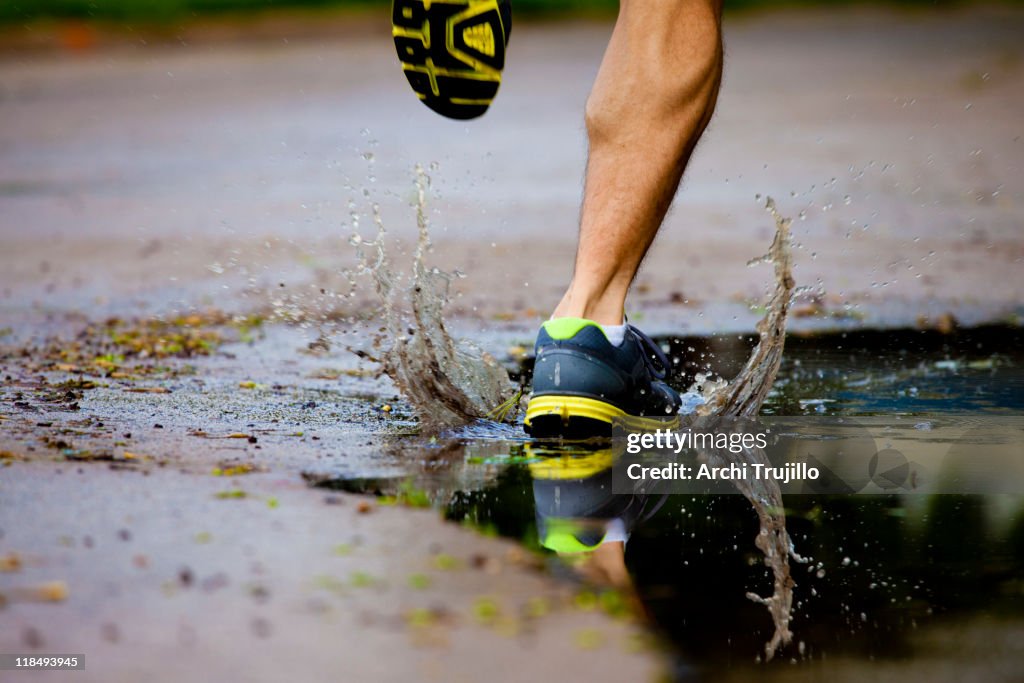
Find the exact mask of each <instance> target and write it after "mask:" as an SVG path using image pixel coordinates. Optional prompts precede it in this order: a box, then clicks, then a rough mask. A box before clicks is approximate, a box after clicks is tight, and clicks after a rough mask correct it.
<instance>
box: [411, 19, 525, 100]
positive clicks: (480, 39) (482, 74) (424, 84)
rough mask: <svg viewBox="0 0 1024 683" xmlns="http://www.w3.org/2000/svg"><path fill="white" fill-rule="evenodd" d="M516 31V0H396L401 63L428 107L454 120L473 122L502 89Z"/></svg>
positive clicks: (413, 87) (412, 84) (413, 86)
mask: <svg viewBox="0 0 1024 683" xmlns="http://www.w3.org/2000/svg"><path fill="white" fill-rule="evenodd" d="M511 29H512V7H511V4H510V0H394V2H393V4H392V6H391V34H392V35H393V36H394V38H395V49H396V50H397V51H398V61H400V62H401V63H402V70H403V71H404V72H405V77H406V78H407V79H408V80H409V85H411V86H412V89H413V90H415V91H416V94H417V95H418V96H419V98H420V99H421V100H423V103H424V104H425V105H427V106H428V107H430V108H431V109H433V110H434V111H436V112H437V113H438V114H441V115H442V116H447V117H448V118H450V119H472V118H476V117H477V116H480V115H481V114H483V113H484V112H485V111H487V107H488V106H490V104H491V101H492V100H493V99H494V96H495V95H496V94H497V93H498V86H499V85H501V70H502V69H503V68H505V49H506V47H507V46H508V36H509V32H510V31H511Z"/></svg>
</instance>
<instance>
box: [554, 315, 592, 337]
mask: <svg viewBox="0 0 1024 683" xmlns="http://www.w3.org/2000/svg"><path fill="white" fill-rule="evenodd" d="M589 325H592V326H594V327H596V328H597V329H599V330H601V334H604V330H603V329H602V328H601V326H600V325H598V324H597V323H595V322H594V321H593V320H587V319H586V318H552V319H551V320H545V321H544V323H543V324H542V325H541V327H543V328H544V331H545V332H547V333H548V335H549V336H550V337H551V338H552V339H572V338H573V337H575V336H576V333H577V332H579V331H580V330H582V329H583V328H584V327H587V326H589Z"/></svg>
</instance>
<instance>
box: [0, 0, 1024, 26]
mask: <svg viewBox="0 0 1024 683" xmlns="http://www.w3.org/2000/svg"><path fill="white" fill-rule="evenodd" d="M1022 2H1024V0H1012V3H1013V4H1021V3H1022ZM389 4H390V0H0V22H2V23H17V22H24V21H29V20H33V19H46V18H74V19H96V20H105V21H143V22H155V23H160V22H165V21H177V20H182V19H188V18H193V17H199V16H203V15H215V14H225V13H252V12H264V11H267V10H281V9H314V8H331V9H337V8H346V7H347V8H356V9H366V8H370V7H379V6H387V5H389ZM852 4H886V5H910V6H917V7H928V6H942V7H949V6H957V5H965V4H971V3H970V2H965V1H963V0H961V1H959V2H958V1H957V0H889V1H888V2H877V1H875V2H870V1H867V0H783V1H780V0H726V2H725V5H726V9H730V8H731V9H747V8H770V7H780V6H793V5H817V6H835V5H852ZM617 6H618V0H513V8H514V9H515V11H516V13H517V14H519V13H522V14H532V15H558V14H573V15H579V14H606V13H608V12H613V11H614V10H615V8H616V7H617Z"/></svg>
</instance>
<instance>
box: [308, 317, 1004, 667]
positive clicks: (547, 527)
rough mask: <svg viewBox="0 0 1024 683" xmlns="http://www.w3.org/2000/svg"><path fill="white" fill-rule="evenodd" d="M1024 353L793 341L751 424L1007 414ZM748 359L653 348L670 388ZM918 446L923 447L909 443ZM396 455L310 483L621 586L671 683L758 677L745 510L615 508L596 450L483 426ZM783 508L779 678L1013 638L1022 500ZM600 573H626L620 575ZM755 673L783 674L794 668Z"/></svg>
mask: <svg viewBox="0 0 1024 683" xmlns="http://www.w3.org/2000/svg"><path fill="white" fill-rule="evenodd" d="M1021 337H1022V331H1021V330H1019V329H1017V328H1010V327H1000V326H992V327H984V328H977V329H973V330H961V331H957V332H955V333H954V334H941V333H939V332H934V331H917V330H899V331H865V332H848V333H843V334H836V335H830V336H816V337H813V338H800V337H794V338H791V339H789V340H788V341H787V354H786V358H785V359H784V360H783V362H782V367H781V370H780V373H779V376H778V378H777V381H776V382H775V383H774V386H773V388H772V390H771V392H770V393H769V394H768V396H767V399H766V402H765V404H764V408H763V410H764V412H766V413H772V414H780V415H817V414H825V415H837V416H863V415H874V414H887V415H894V414H895V415H906V416H911V417H914V418H915V419H917V420H918V423H920V424H924V423H925V422H927V421H928V416H930V415H935V416H939V415H942V414H950V413H960V414H964V413H969V414H972V415H1004V414H1020V412H1021V411H1022V410H1024V391H1022V390H1024V353H1022V352H1021V349H1022V348H1024V346H1022V345H1021V341H1022V339H1021ZM753 342H754V340H753V339H752V338H750V337H735V336H733V337H729V338H718V339H698V338H676V339H671V340H663V343H665V344H668V345H669V347H670V354H669V355H670V357H672V356H677V357H683V355H682V353H681V352H683V351H685V352H686V353H685V357H686V358H688V359H693V360H692V361H687V363H689V365H686V366H681V379H680V380H679V381H680V382H681V383H686V382H689V381H691V380H692V377H693V375H695V374H696V373H697V372H706V371H707V370H708V366H710V369H711V370H713V371H714V372H716V373H719V374H721V375H723V376H733V375H735V374H736V372H737V371H738V370H739V368H740V367H742V365H743V364H744V363H745V362H746V359H747V358H748V357H749V355H750V350H751V347H752V346H753ZM705 363H706V364H707V365H705ZM527 370H528V368H527ZM922 435H923V436H922V438H925V437H927V438H932V437H933V436H934V433H930V432H929V430H925V429H923V428H922ZM405 452H406V455H407V460H406V463H407V465H406V467H405V471H404V472H403V473H402V474H401V475H400V476H395V477H386V478H371V479H367V478H359V477H348V478H344V479H339V478H331V477H330V476H329V472H325V473H322V474H323V475H324V476H320V477H319V480H320V481H321V484H320V485H322V486H327V487H330V488H338V489H343V490H346V491H353V492H360V493H367V494H375V495H382V496H396V495H401V494H402V492H403V491H405V492H410V491H414V492H415V493H416V498H417V500H419V501H421V502H422V503H423V504H430V505H432V506H434V507H436V508H437V509H439V510H440V511H442V513H443V514H444V516H445V517H446V518H448V519H450V520H452V521H455V522H459V523H464V524H470V525H472V526H474V527H476V528H478V529H481V530H483V531H485V532H487V533H496V534H500V535H503V536H508V537H511V538H515V539H517V540H519V541H520V542H521V543H523V544H524V545H525V546H527V547H529V548H531V549H533V550H535V551H537V552H539V553H543V554H544V555H547V556H548V557H549V560H550V561H551V562H553V563H555V564H556V565H557V566H563V565H565V566H566V567H568V569H566V571H567V572H568V573H570V574H586V575H587V576H589V577H590V578H593V577H594V576H595V575H596V576H598V577H603V579H602V580H604V581H606V582H611V583H613V584H616V583H617V584H619V585H618V587H619V588H623V589H626V590H628V591H630V592H631V593H633V594H635V595H636V596H637V598H638V600H639V603H640V605H642V613H643V615H644V618H645V619H646V620H648V621H649V622H650V623H651V625H652V627H653V628H654V629H655V630H656V631H658V632H660V633H661V634H663V635H664V636H665V637H666V639H667V640H668V641H669V642H670V643H671V644H672V647H673V650H674V651H675V652H676V653H677V654H678V657H679V661H680V663H681V666H683V667H684V669H685V670H687V671H690V670H692V669H694V668H696V669H710V670H712V671H717V672H719V673H723V672H725V671H728V670H731V671H734V672H736V671H742V670H743V669H744V667H749V666H753V665H756V663H757V662H761V661H763V660H764V658H765V648H764V645H765V643H766V642H768V641H769V640H770V639H771V638H772V637H773V632H774V630H775V629H774V625H773V622H772V620H771V619H769V618H767V617H766V615H765V614H764V607H763V606H761V605H759V604H757V603H756V602H755V601H752V600H751V599H749V596H748V593H752V594H756V595H766V594H771V593H772V591H773V588H772V586H773V577H772V573H771V571H770V569H769V568H767V567H766V566H765V564H764V558H763V557H762V555H761V553H759V552H758V549H757V548H756V547H755V546H754V544H753V542H752V540H753V539H754V538H756V537H757V536H758V532H759V528H760V527H759V520H758V516H757V515H756V514H755V512H754V510H753V509H752V508H751V505H750V504H749V502H748V501H747V500H745V499H744V498H742V497H740V496H735V495H724V496H684V495H677V496H668V497H656V496H650V497H644V496H612V495H611V483H610V478H609V477H607V476H606V473H607V471H608V470H607V467H608V465H609V459H610V450H603V451H602V450H601V449H599V448H597V449H595V448H593V447H591V448H589V449H588V448H587V447H584V446H575V447H567V446H558V445H543V444H538V443H531V442H530V441H528V440H527V439H525V437H523V436H522V435H521V434H520V433H519V432H518V430H517V429H516V428H515V427H513V426H508V425H499V424H496V423H486V422H479V423H476V424H473V425H470V426H469V427H466V428H463V429H461V430H458V431H455V432H450V433H447V434H443V435H442V436H441V437H440V438H436V439H433V440H430V441H428V440H426V439H424V438H411V439H409V440H408V443H407V444H406V445H405ZM785 505H786V509H785V512H786V519H787V524H786V526H787V530H788V534H789V536H790V538H792V540H793V542H794V543H795V545H796V547H797V548H798V549H799V551H800V553H801V554H802V555H803V556H805V557H806V558H808V562H807V563H806V564H794V565H793V569H792V571H793V578H794V580H795V584H796V586H795V589H794V598H793V621H792V623H791V624H790V627H791V629H792V631H793V634H794V635H793V640H792V642H791V643H790V644H788V645H786V646H785V647H783V648H782V650H781V651H780V656H779V657H778V659H781V660H782V661H783V662H790V661H803V660H814V661H816V662H818V663H821V662H823V661H839V660H841V659H842V660H844V661H846V660H849V661H855V662H865V661H873V662H878V661H899V662H903V663H904V664H905V665H906V663H907V662H911V663H912V662H913V661H914V660H915V659H916V658H927V657H932V656H934V655H935V653H934V651H933V650H931V649H929V646H928V644H927V643H928V642H931V641H929V638H932V640H934V637H938V636H935V634H936V633H939V631H937V630H936V629H942V628H947V627H949V625H950V624H957V625H962V624H964V623H966V624H968V627H967V628H971V627H970V624H974V623H979V624H980V623H981V621H980V620H992V619H996V620H999V619H1004V618H1005V619H1012V620H1015V623H1016V622H1018V621H1019V620H1021V619H1024V591H1022V584H1021V580H1020V577H1021V576H1022V575H1024V541H1022V539H1024V499H1022V498H1020V497H1016V496H981V495H938V496H927V497H926V496H910V497H900V496H810V495H802V496H789V497H787V498H786V500H785ZM613 520H614V521H613ZM626 537H628V543H626V546H625V553H624V557H621V558H618V559H616V558H615V557H612V558H611V559H609V558H608V557H604V558H600V560H599V561H598V562H597V564H598V565H599V566H598V568H597V569H596V570H595V569H594V567H588V566H587V565H588V564H594V562H593V561H591V560H587V561H583V560H581V559H580V558H581V557H585V556H596V555H598V554H599V553H584V552H581V551H583V550H588V549H592V548H593V547H596V546H597V545H599V544H600V543H601V540H602V539H604V540H605V543H604V544H603V546H602V547H606V546H610V545H612V544H609V543H608V542H607V541H610V540H615V539H620V538H626ZM616 566H618V567H620V568H623V569H624V570H625V571H623V572H621V575H617V574H616V571H615V567H616ZM595 572H596V574H595ZM616 577H617V578H616ZM986 623H988V622H987V621H986ZM958 628H959V626H958ZM979 628H980V627H979ZM929 634H931V635H929ZM933 636H934V637H933ZM964 656H965V657H966V656H967V655H964ZM922 661H923V660H922ZM808 666H809V665H808ZM908 666H909V665H908ZM681 670H682V669H681ZM758 671H762V672H776V673H780V674H785V675H789V674H786V673H785V672H787V671H790V672H793V671H799V667H798V668H797V669H791V668H790V669H776V668H775V667H774V666H773V667H770V668H769V669H764V668H760V669H758ZM909 672H910V673H913V667H912V666H911V668H910V669H909ZM922 675H923V674H922Z"/></svg>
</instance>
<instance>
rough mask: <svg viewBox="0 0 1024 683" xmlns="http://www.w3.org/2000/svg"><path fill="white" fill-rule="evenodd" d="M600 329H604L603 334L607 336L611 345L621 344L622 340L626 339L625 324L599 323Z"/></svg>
mask: <svg viewBox="0 0 1024 683" xmlns="http://www.w3.org/2000/svg"><path fill="white" fill-rule="evenodd" d="M601 329H602V330H604V336H606V337H608V341H609V342H611V344H612V346H622V342H624V341H626V325H625V323H623V324H622V325H601Z"/></svg>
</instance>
